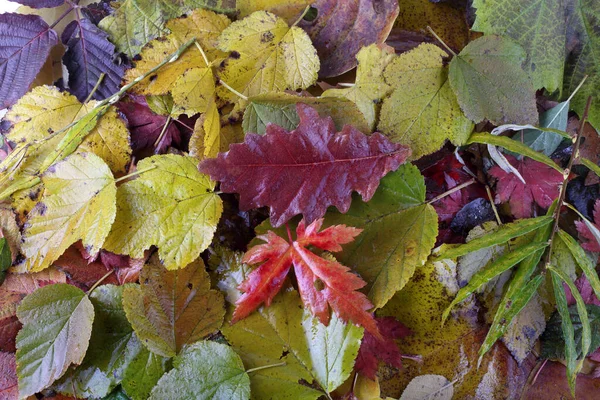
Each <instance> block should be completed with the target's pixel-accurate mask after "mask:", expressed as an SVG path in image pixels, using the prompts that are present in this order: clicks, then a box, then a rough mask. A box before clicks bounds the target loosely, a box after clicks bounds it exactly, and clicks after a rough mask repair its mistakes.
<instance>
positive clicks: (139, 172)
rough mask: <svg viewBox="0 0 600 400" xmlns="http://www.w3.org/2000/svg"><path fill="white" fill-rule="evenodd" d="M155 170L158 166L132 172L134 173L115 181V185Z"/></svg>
mask: <svg viewBox="0 0 600 400" xmlns="http://www.w3.org/2000/svg"><path fill="white" fill-rule="evenodd" d="M155 168H156V165H152V166H151V167H148V168H144V169H138V170H137V171H133V172H132V173H130V174H127V175H123V176H122V177H120V178H118V179H115V184H116V183H119V182H122V181H124V180H126V179H129V178H132V177H134V176H136V175H141V174H143V173H144V172H148V171H152V170H153V169H155Z"/></svg>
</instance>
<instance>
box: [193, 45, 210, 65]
mask: <svg viewBox="0 0 600 400" xmlns="http://www.w3.org/2000/svg"><path fill="white" fill-rule="evenodd" d="M194 44H195V45H196V48H197V49H198V50H199V51H200V54H202V58H204V62H205V63H206V66H207V67H210V62H209V61H208V57H207V56H206V53H205V52H204V49H203V48H202V46H200V43H198V41H197V40H194Z"/></svg>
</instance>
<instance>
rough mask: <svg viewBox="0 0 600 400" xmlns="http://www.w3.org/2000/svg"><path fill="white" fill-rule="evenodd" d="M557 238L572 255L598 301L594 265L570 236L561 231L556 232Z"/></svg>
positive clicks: (599, 293)
mask: <svg viewBox="0 0 600 400" xmlns="http://www.w3.org/2000/svg"><path fill="white" fill-rule="evenodd" d="M558 236H559V237H560V238H561V239H562V241H563V242H564V243H565V244H566V245H567V248H568V249H569V251H570V252H571V254H572V255H573V258H574V259H575V261H576V262H577V264H578V265H579V267H581V270H582V271H583V273H584V274H585V276H586V277H587V279H588V281H589V282H590V286H591V287H592V289H593V290H594V293H595V294H596V297H598V298H599V299H600V279H598V273H597V272H596V269H595V268H594V263H593V262H592V260H590V258H589V257H588V256H587V255H586V254H585V250H583V248H582V247H581V246H580V245H579V243H577V242H576V241H575V239H573V237H572V236H571V235H569V234H568V233H567V232H565V231H563V230H562V229H561V230H559V231H558Z"/></svg>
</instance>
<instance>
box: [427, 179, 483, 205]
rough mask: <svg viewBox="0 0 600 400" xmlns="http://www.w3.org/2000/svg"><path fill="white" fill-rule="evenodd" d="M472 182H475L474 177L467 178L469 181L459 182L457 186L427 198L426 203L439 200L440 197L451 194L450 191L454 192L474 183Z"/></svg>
mask: <svg viewBox="0 0 600 400" xmlns="http://www.w3.org/2000/svg"><path fill="white" fill-rule="evenodd" d="M474 183H475V179H471V180H469V181H466V182H464V183H461V184H460V185H458V186H454V187H453V188H452V189H450V190H447V191H445V192H444V193H442V194H440V195H439V196H436V197H434V198H433V199H431V200H429V201H428V202H427V204H431V203H435V202H436V201H438V200H441V199H443V198H444V197H446V196H449V195H451V194H452V193H454V192H458V191H459V190H461V189H464V188H466V187H467V186H470V185H472V184H474Z"/></svg>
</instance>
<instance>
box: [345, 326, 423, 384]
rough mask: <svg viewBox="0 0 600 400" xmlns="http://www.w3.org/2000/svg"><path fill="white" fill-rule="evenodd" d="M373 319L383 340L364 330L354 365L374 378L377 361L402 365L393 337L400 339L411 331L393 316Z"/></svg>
mask: <svg viewBox="0 0 600 400" xmlns="http://www.w3.org/2000/svg"><path fill="white" fill-rule="evenodd" d="M375 321H377V327H378V328H379V332H380V333H381V336H383V340H378V339H377V338H376V337H375V336H373V335H371V333H370V332H365V335H364V336H363V340H362V342H361V344H360V349H359V350H358V356H357V358H356V364H355V365H354V368H355V369H356V370H357V371H358V372H360V373H361V374H363V375H365V376H366V377H368V378H369V379H375V377H376V375H375V374H376V373H377V367H378V365H379V361H382V362H384V363H386V364H388V365H391V366H392V367H396V368H400V367H402V353H400V349H399V348H398V345H397V344H396V340H395V339H401V338H403V337H405V336H408V335H410V334H411V333H412V332H411V330H410V329H408V328H407V327H406V326H404V325H402V324H401V323H400V322H398V320H397V319H396V318H394V317H378V318H375Z"/></svg>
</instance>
